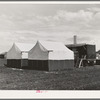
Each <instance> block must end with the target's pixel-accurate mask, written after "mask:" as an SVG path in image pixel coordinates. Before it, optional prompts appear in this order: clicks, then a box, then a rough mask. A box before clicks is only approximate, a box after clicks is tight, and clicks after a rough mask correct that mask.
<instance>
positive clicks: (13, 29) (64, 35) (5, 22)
mask: <svg viewBox="0 0 100 100" xmlns="http://www.w3.org/2000/svg"><path fill="white" fill-rule="evenodd" d="M0 31H1V32H0V39H1V40H0V42H2V41H3V42H4V41H7V42H4V43H5V46H6V45H11V43H13V42H28V43H32V42H34V41H36V40H50V41H61V42H63V43H68V44H69V43H73V35H77V36H78V42H79V43H81V42H84V43H94V42H95V43H97V46H98V49H99V47H100V46H99V42H100V41H99V38H98V37H99V36H100V35H99V34H100V8H98V7H91V8H88V9H85V10H77V11H68V10H58V11H57V12H56V13H55V14H54V15H49V16H42V15H41V16H40V15H35V14H34V13H33V12H32V13H30V14H28V15H27V14H18V15H16V14H14V13H13V14H10V15H7V14H1V15H0ZM95 34H97V35H98V36H97V35H95ZM97 39H98V40H97Z"/></svg>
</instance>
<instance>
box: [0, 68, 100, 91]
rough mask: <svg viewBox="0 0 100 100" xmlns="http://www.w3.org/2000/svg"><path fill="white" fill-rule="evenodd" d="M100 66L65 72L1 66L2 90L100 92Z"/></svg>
mask: <svg viewBox="0 0 100 100" xmlns="http://www.w3.org/2000/svg"><path fill="white" fill-rule="evenodd" d="M99 89H100V66H94V67H86V68H80V69H78V68H75V69H71V70H65V71H58V72H57V71H54V72H46V71H34V70H20V69H14V68H7V67H4V66H0V90H99Z"/></svg>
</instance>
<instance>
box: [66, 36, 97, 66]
mask: <svg viewBox="0 0 100 100" xmlns="http://www.w3.org/2000/svg"><path fill="white" fill-rule="evenodd" d="M76 40H77V37H76V36H74V44H69V45H66V47H68V48H69V49H70V50H72V51H73V52H74V62H75V63H74V67H81V66H83V67H85V66H93V65H94V61H95V60H96V47H95V45H91V44H85V43H83V44H77V41H76Z"/></svg>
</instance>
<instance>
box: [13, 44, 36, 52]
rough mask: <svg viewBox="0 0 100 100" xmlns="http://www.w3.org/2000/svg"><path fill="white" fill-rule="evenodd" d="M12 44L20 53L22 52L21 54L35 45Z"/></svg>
mask: <svg viewBox="0 0 100 100" xmlns="http://www.w3.org/2000/svg"><path fill="white" fill-rule="evenodd" d="M14 44H15V45H16V46H17V47H18V48H19V49H20V51H23V52H28V51H29V50H31V49H32V48H33V47H34V45H35V44H34V43H33V44H28V43H14Z"/></svg>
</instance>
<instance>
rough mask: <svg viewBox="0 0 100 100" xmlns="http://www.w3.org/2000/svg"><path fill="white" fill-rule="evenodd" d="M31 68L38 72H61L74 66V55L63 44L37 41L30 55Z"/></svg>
mask: <svg viewBox="0 0 100 100" xmlns="http://www.w3.org/2000/svg"><path fill="white" fill-rule="evenodd" d="M28 59H29V67H31V68H32V69H36V70H61V69H67V68H69V67H73V66H74V54H73V52H72V51H71V50H69V49H68V48H67V47H66V46H65V45H64V44H63V43H60V42H50V41H37V43H36V45H35V46H34V47H33V48H32V49H31V50H30V51H29V53H28Z"/></svg>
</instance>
